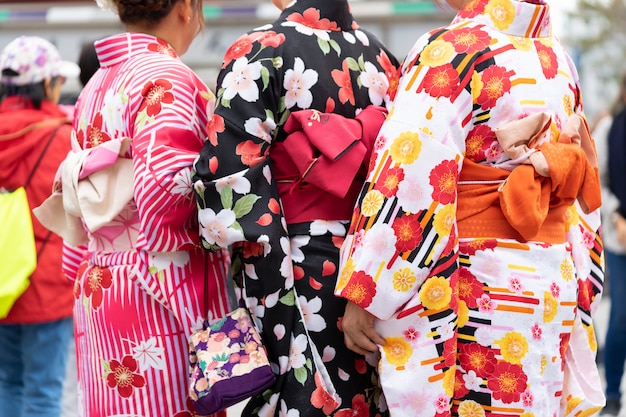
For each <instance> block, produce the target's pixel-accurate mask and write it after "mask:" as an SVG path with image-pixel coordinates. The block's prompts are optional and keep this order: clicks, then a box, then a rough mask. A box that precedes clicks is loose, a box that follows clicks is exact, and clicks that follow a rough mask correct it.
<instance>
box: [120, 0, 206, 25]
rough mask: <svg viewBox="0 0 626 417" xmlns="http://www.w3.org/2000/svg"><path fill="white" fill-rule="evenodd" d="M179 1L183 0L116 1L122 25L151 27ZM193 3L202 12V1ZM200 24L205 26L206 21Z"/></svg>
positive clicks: (196, 0)
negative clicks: (142, 24) (135, 24)
mask: <svg viewBox="0 0 626 417" xmlns="http://www.w3.org/2000/svg"><path fill="white" fill-rule="evenodd" d="M179 1H181V0H114V2H115V5H116V6H117V11H118V14H119V17H120V20H121V21H122V23H124V24H133V23H147V24H148V25H149V26H152V25H155V24H157V23H159V22H160V21H161V20H162V19H163V18H164V17H165V16H167V15H168V14H169V13H170V12H171V11H172V9H173V8H174V5H176V3H178V2H179ZM193 2H194V3H196V4H197V6H198V10H201V8H202V1H201V0H194V1H193ZM200 24H201V25H202V26H204V20H202V21H201V22H200Z"/></svg>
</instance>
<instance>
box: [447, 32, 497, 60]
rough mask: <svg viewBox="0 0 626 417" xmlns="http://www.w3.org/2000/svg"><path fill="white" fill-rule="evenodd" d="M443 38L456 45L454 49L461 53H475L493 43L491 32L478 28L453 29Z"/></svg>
mask: <svg viewBox="0 0 626 417" xmlns="http://www.w3.org/2000/svg"><path fill="white" fill-rule="evenodd" d="M442 38H443V40H445V41H448V42H450V43H451V44H452V45H454V50H455V51H456V52H457V53H459V54H463V53H465V54H473V53H476V52H478V51H482V50H484V49H485V48H487V47H488V46H489V44H490V43H491V38H490V37H489V34H487V32H485V31H484V30H482V29H478V28H467V27H464V28H458V29H453V30H451V31H449V32H446V33H445V34H444V35H443V36H442Z"/></svg>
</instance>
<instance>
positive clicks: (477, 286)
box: [459, 268, 485, 308]
mask: <svg viewBox="0 0 626 417" xmlns="http://www.w3.org/2000/svg"><path fill="white" fill-rule="evenodd" d="M484 293H485V291H484V285H483V284H482V283H481V282H480V281H478V280H477V279H476V277H475V276H474V274H472V273H471V272H470V270H469V269H467V268H460V269H459V298H460V299H461V300H463V301H465V304H467V306H468V307H469V308H476V307H478V302H477V301H476V300H478V299H480V297H482V296H483V294H484Z"/></svg>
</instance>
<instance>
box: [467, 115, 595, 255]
mask: <svg viewBox="0 0 626 417" xmlns="http://www.w3.org/2000/svg"><path fill="white" fill-rule="evenodd" d="M551 123H552V120H551V117H550V116H549V115H547V114H546V113H538V114H535V115H532V116H528V117H526V118H524V119H520V120H517V121H515V122H511V123H509V124H507V125H505V126H503V127H502V128H499V129H496V136H497V138H498V142H499V143H500V145H501V146H502V148H503V150H504V152H505V153H506V154H507V155H508V156H509V157H510V158H511V159H512V160H514V161H515V165H514V166H512V168H511V169H510V170H509V169H503V168H498V167H494V166H490V165H481V164H477V163H475V162H472V161H470V160H467V159H466V160H464V162H463V167H462V169H461V173H460V178H459V188H458V209H457V221H458V229H459V237H461V238H509V239H516V240H519V241H530V240H532V241H539V242H548V243H563V242H565V239H566V231H567V228H566V218H565V212H566V210H567V209H568V208H569V207H570V206H571V205H572V204H573V203H574V202H575V201H576V200H578V202H579V204H580V206H581V208H582V210H583V211H584V212H585V213H590V212H592V211H594V210H596V209H598V208H599V207H600V204H601V195H600V177H599V173H598V167H597V157H596V153H595V147H594V145H593V141H592V139H591V136H590V135H589V130H588V127H587V124H586V122H585V120H584V119H583V118H582V117H580V116H578V115H573V116H572V117H570V119H569V120H568V122H567V123H566V124H565V126H564V127H563V129H562V131H561V134H560V135H559V137H558V140H555V141H551V140H547V141H545V142H543V143H539V142H540V139H541V137H542V136H544V134H546V133H549V128H550V125H551Z"/></svg>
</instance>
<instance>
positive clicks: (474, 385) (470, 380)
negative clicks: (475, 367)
mask: <svg viewBox="0 0 626 417" xmlns="http://www.w3.org/2000/svg"><path fill="white" fill-rule="evenodd" d="M463 381H464V382H465V388H467V389H469V390H472V391H479V390H480V385H481V384H482V383H483V379H482V378H481V377H479V376H478V375H476V372H475V371H469V372H468V373H467V374H466V375H463Z"/></svg>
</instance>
